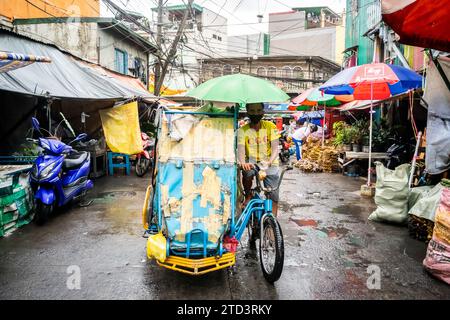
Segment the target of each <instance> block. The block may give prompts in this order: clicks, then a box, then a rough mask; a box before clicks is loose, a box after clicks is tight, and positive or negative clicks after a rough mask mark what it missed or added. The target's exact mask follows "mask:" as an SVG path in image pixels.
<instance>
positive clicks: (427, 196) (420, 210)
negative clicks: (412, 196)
mask: <svg viewBox="0 0 450 320" xmlns="http://www.w3.org/2000/svg"><path fill="white" fill-rule="evenodd" d="M443 189H444V186H443V185H442V184H440V183H439V184H437V185H435V186H434V187H433V188H432V189H430V190H427V191H425V192H424V193H422V195H421V197H420V199H419V200H418V201H417V202H416V203H415V205H414V206H413V207H412V208H410V209H409V214H413V215H415V216H417V217H420V218H424V219H427V220H431V221H433V222H434V215H435V213H436V209H437V207H438V205H439V201H440V198H441V193H442V190H443Z"/></svg>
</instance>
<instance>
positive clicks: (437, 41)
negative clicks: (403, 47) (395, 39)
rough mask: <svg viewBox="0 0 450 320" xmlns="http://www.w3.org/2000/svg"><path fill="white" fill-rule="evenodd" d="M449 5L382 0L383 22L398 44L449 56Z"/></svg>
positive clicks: (435, 1)
mask: <svg viewBox="0 0 450 320" xmlns="http://www.w3.org/2000/svg"><path fill="white" fill-rule="evenodd" d="M448 5H449V3H448V1H440V0H382V1H381V6H382V15H383V20H384V21H385V22H386V23H387V24H388V25H389V26H390V27H391V28H392V29H393V30H394V31H395V32H396V33H397V34H398V35H399V36H400V42H401V43H404V44H409V45H412V46H416V47H422V48H431V49H437V50H441V51H445V52H450V33H449V29H450V19H449V9H448Z"/></svg>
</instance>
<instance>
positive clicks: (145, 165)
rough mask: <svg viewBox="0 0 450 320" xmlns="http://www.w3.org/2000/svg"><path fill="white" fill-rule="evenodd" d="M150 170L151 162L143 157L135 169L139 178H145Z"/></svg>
mask: <svg viewBox="0 0 450 320" xmlns="http://www.w3.org/2000/svg"><path fill="white" fill-rule="evenodd" d="M149 168H150V160H149V159H147V158H143V157H141V158H139V159H138V160H137V162H136V167H135V170H136V175H137V176H138V177H143V176H144V175H145V174H146V173H147V171H148V169H149Z"/></svg>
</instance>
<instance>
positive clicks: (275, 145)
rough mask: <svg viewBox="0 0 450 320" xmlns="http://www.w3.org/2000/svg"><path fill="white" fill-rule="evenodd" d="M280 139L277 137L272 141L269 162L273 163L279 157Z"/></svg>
mask: <svg viewBox="0 0 450 320" xmlns="http://www.w3.org/2000/svg"><path fill="white" fill-rule="evenodd" d="M279 144H280V143H279V140H278V139H275V140H272V142H271V143H270V148H271V153H270V159H269V164H270V165H272V163H273V162H274V161H275V160H276V159H277V158H278V153H279V150H278V145H279Z"/></svg>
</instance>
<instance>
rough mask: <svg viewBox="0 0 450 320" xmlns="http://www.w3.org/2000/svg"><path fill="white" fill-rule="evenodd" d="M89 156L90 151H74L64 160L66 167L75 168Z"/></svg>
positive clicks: (64, 166)
mask: <svg viewBox="0 0 450 320" xmlns="http://www.w3.org/2000/svg"><path fill="white" fill-rule="evenodd" d="M88 157H89V153H88V152H86V151H74V152H71V153H69V154H68V155H66V158H65V159H64V162H63V168H64V169H75V168H77V167H79V166H81V165H82V164H83V163H84V162H85V161H86V159H87V158H88Z"/></svg>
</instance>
